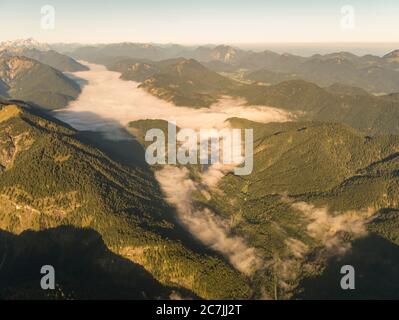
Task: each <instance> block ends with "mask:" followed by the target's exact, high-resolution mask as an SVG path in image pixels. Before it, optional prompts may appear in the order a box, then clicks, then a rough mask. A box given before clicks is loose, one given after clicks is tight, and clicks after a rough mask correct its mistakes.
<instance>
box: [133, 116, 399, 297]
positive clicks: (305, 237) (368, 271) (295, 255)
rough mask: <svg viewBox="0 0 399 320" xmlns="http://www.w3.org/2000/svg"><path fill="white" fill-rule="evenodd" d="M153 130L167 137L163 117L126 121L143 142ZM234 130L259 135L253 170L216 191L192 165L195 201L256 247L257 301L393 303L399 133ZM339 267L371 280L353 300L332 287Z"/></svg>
mask: <svg viewBox="0 0 399 320" xmlns="http://www.w3.org/2000/svg"><path fill="white" fill-rule="evenodd" d="M155 125H156V127H157V128H161V129H162V130H167V129H166V124H164V125H162V122H159V121H157V120H141V121H136V122H132V123H130V127H131V129H132V130H133V132H135V133H136V136H137V137H138V139H139V141H141V142H142V143H144V144H145V142H144V140H143V137H144V135H145V132H146V130H147V129H148V128H153V127H154V126H155ZM228 125H229V127H232V128H240V129H244V128H251V129H253V130H254V170H253V172H252V173H251V174H250V175H248V176H236V175H234V174H229V173H227V174H224V175H222V178H221V180H220V181H219V182H218V183H217V185H211V186H210V185H208V184H207V183H206V182H204V181H203V180H201V179H202V178H201V176H203V174H204V173H205V170H206V168H203V167H202V166H190V167H189V168H188V170H189V171H190V175H189V176H190V179H191V180H192V181H193V183H196V184H198V185H200V186H201V188H199V189H197V190H196V191H194V192H193V195H192V198H193V203H194V204H195V208H196V209H198V210H204V208H205V209H208V210H210V211H212V212H213V213H214V214H215V215H216V216H217V217H218V218H219V219H222V221H223V222H224V223H225V225H226V226H227V228H229V230H230V231H231V233H232V234H234V235H236V236H240V237H243V238H245V239H246V242H247V244H248V246H250V247H252V248H255V250H256V252H257V254H258V256H259V257H260V259H261V261H262V267H260V268H259V269H258V270H257V271H256V272H255V273H254V275H253V290H254V292H255V297H256V298H263V299H265V298H266V299H289V298H300V299H308V298H313V299H314V298H316V297H318V296H322V297H323V298H325V299H329V298H341V299H342V298H347V299H353V298H363V299H364V298H366V299H376V298H378V297H391V298H392V297H396V298H397V297H398V292H397V288H398V286H399V282H398V281H397V280H396V278H395V277H394V276H393V275H394V274H395V272H397V263H398V262H399V254H398V252H399V251H398V245H399V232H398V229H397V225H398V223H399V214H398V211H399V210H398V201H397V197H398V196H399V188H398V185H399V179H398V174H397V172H398V171H397V170H398V169H399V161H398V160H399V156H398V150H399V136H391V135H390V136H384V135H382V136H375V137H369V136H365V135H363V134H361V133H360V132H358V131H356V130H354V129H352V128H350V127H348V126H346V125H343V124H338V123H325V122H324V123H323V122H302V121H300V122H286V123H268V124H261V123H256V122H252V121H249V120H245V119H239V118H232V119H229V120H228ZM155 170H157V169H155ZM343 263H345V264H349V265H353V266H355V267H356V272H357V274H358V275H359V276H360V277H366V278H367V280H366V281H365V282H363V281H361V283H362V285H359V286H358V287H357V290H356V292H355V293H353V292H352V293H351V292H345V291H343V290H337V289H336V288H337V283H339V280H340V268H341V267H342V265H343ZM385 275H390V276H391V277H388V278H386V277H385ZM337 279H338V280H337ZM392 279H395V280H392ZM337 281H338V282H337ZM359 283H360V282H359ZM375 283H379V285H375Z"/></svg>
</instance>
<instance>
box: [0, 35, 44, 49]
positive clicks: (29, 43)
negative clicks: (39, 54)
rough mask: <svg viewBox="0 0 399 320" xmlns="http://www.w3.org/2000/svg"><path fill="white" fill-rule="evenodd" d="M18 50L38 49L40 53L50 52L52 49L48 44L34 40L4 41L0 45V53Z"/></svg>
mask: <svg viewBox="0 0 399 320" xmlns="http://www.w3.org/2000/svg"><path fill="white" fill-rule="evenodd" d="M17 48H26V49H37V50H40V51H48V50H50V49H51V48H50V46H49V45H48V44H46V43H41V42H38V41H36V40H35V39H33V38H29V39H18V40H11V41H4V42H1V43H0V51H2V50H7V49H17Z"/></svg>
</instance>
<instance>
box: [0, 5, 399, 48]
mask: <svg viewBox="0 0 399 320" xmlns="http://www.w3.org/2000/svg"><path fill="white" fill-rule="evenodd" d="M44 5H52V6H54V8H55V28H54V30H43V29H42V28H41V18H42V15H41V13H40V9H41V7H42V6H44ZM344 5H351V6H352V7H353V8H354V10H355V26H354V29H343V28H342V27H341V19H342V14H341V8H342V6H344ZM0 17H1V18H0V41H2V40H10V39H16V38H27V37H34V38H36V39H37V40H40V41H47V42H86V43H94V42H120V41H135V42H160V43H170V42H175V43H184V44H187V43H193V44H200V43H268V42H274V43H275V42H376V41H377V42H398V40H399V39H398V38H399V37H398V30H399V18H398V17H399V2H398V1H397V0H380V1H378V0H374V1H370V0H346V1H341V0H302V1H299V0H278V1H277V0H275V1H268V0H245V1H244V0H219V1H218V0H198V1H192V0H146V1H137V0H108V1H105V0H79V1H77V0H43V1H42V0H0Z"/></svg>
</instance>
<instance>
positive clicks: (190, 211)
mask: <svg viewBox="0 0 399 320" xmlns="http://www.w3.org/2000/svg"><path fill="white" fill-rule="evenodd" d="M87 65H88V66H89V68H90V70H89V71H83V72H76V73H74V76H77V77H79V78H81V79H83V80H85V81H84V82H85V83H86V85H85V86H84V87H83V90H82V93H81V95H80V96H79V98H78V99H77V100H76V101H73V102H71V103H70V105H69V106H68V108H66V109H64V110H62V111H60V112H58V113H57V117H58V118H59V119H60V120H63V121H65V122H67V123H69V124H70V125H72V126H73V127H74V128H76V129H77V130H86V131H97V132H102V133H104V134H105V135H106V136H107V137H108V138H109V139H115V140H125V139H130V138H131V137H129V135H127V134H126V132H125V130H123V129H124V128H125V127H126V126H127V125H128V123H129V122H131V121H135V120H142V119H161V120H166V121H170V122H174V123H175V124H176V125H177V126H179V127H180V128H191V129H194V130H198V129H210V128H216V129H221V128H223V127H225V126H226V123H225V121H226V120H227V119H228V118H231V117H240V118H245V119H248V120H252V121H258V122H264V123H266V122H282V121H288V120H290V119H291V116H290V114H289V113H287V112H285V111H282V110H279V109H276V108H271V107H266V106H264V107H262V106H245V105H244V103H245V101H243V100H237V99H232V98H228V97H226V98H223V99H221V100H220V101H219V102H218V103H216V104H214V105H213V106H211V107H210V108H201V109H193V108H189V107H176V106H175V105H173V104H172V103H168V102H165V101H163V100H160V99H158V98H156V97H154V96H152V95H150V94H149V93H147V92H146V91H144V90H143V89H140V88H138V83H136V82H133V81H123V80H121V79H119V77H120V73H117V72H111V71H108V70H107V69H106V68H105V67H104V66H100V65H93V64H87ZM233 169H234V166H228V165H222V164H213V165H212V166H210V167H209V168H208V169H207V170H206V171H205V172H203V173H202V175H201V182H194V181H193V180H191V179H190V178H189V171H188V170H187V169H186V168H178V167H172V166H165V167H164V168H163V169H162V170H160V171H158V172H157V173H156V178H157V180H158V181H159V183H160V185H161V188H162V190H163V192H164V193H165V195H166V197H167V201H168V202H169V203H170V204H172V205H174V206H175V207H176V210H177V214H178V217H179V219H180V221H181V222H182V224H183V225H184V226H186V228H187V229H188V230H189V231H190V232H191V233H192V234H193V235H194V236H195V237H196V238H198V239H199V240H200V241H202V242H203V243H204V244H205V245H207V246H209V247H211V248H213V249H214V250H216V251H218V252H220V253H221V254H222V255H224V256H225V257H226V258H227V259H228V260H229V261H230V263H231V264H232V265H233V266H234V267H235V268H236V269H237V270H239V271H241V272H243V273H244V274H247V275H250V274H251V273H252V272H253V271H255V270H257V269H258V268H260V267H261V265H262V261H261V259H260V258H259V256H258V254H257V252H256V250H255V249H254V248H251V247H249V246H248V245H247V244H246V242H245V240H244V239H243V238H242V237H239V236H235V235H232V233H231V229H230V226H229V225H228V223H226V222H225V221H223V220H222V219H221V218H220V217H218V216H216V215H215V214H214V213H213V212H212V211H211V210H209V209H203V210H198V209H196V208H195V207H194V204H193V200H192V194H193V192H196V191H198V190H200V189H201V191H203V192H206V191H205V190H204V187H205V189H213V188H216V187H217V184H218V183H219V181H220V180H221V179H222V178H223V176H224V175H225V174H226V173H227V172H229V171H231V170H233ZM208 195H209V193H208Z"/></svg>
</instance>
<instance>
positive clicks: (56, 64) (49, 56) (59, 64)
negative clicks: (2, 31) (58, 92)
mask: <svg viewBox="0 0 399 320" xmlns="http://www.w3.org/2000/svg"><path fill="white" fill-rule="evenodd" d="M1 55H3V56H19V57H26V58H30V59H33V60H36V61H39V62H41V63H43V64H47V65H49V66H50V67H52V68H54V69H57V70H59V71H62V72H77V71H86V70H88V68H87V67H86V66H84V65H83V64H81V63H79V62H77V61H76V60H74V59H72V58H71V57H68V56H66V55H64V54H61V53H58V52H57V51H54V50H48V51H40V50H37V49H28V48H14V49H7V50H5V51H0V56H1Z"/></svg>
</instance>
